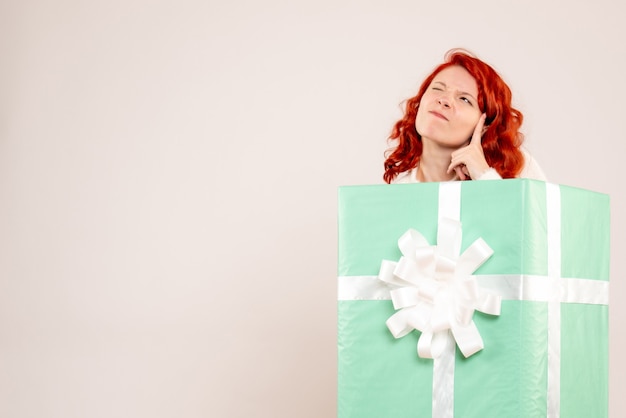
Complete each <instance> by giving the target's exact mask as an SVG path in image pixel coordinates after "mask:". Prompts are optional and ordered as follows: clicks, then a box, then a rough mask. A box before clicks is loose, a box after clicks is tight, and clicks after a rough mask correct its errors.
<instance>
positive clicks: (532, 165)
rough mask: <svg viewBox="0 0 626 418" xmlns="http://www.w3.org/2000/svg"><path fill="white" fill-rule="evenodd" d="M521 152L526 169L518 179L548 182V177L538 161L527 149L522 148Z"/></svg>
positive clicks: (523, 169) (524, 168)
mask: <svg viewBox="0 0 626 418" xmlns="http://www.w3.org/2000/svg"><path fill="white" fill-rule="evenodd" d="M521 151H522V154H524V167H522V171H521V172H520V174H519V176H518V177H520V178H525V179H533V180H542V181H546V180H547V178H546V175H545V173H544V172H543V170H542V169H541V166H540V165H539V163H538V162H537V160H536V159H535V158H534V157H533V156H532V155H531V154H530V153H529V152H528V151H527V150H526V149H524V148H521Z"/></svg>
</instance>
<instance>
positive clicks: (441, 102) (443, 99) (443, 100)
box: [437, 96, 450, 107]
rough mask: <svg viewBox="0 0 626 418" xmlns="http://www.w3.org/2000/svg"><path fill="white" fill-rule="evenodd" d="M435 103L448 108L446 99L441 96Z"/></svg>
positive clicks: (448, 103)
mask: <svg viewBox="0 0 626 418" xmlns="http://www.w3.org/2000/svg"><path fill="white" fill-rule="evenodd" d="M437 102H438V103H439V104H440V105H442V106H443V107H450V102H449V101H448V98H447V97H444V96H441V97H439V99H437Z"/></svg>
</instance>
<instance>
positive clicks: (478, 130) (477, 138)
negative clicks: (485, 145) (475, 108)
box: [470, 113, 487, 144]
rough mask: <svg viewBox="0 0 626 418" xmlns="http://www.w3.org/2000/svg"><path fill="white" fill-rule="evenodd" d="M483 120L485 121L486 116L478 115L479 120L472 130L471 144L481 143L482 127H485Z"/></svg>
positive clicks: (484, 114)
mask: <svg viewBox="0 0 626 418" xmlns="http://www.w3.org/2000/svg"><path fill="white" fill-rule="evenodd" d="M485 119H487V114H486V113H483V114H482V115H480V119H478V123H477V124H476V127H475V128H474V133H473V134H472V140H471V141H470V142H471V143H479V144H480V143H481V141H482V136H483V127H484V126H485Z"/></svg>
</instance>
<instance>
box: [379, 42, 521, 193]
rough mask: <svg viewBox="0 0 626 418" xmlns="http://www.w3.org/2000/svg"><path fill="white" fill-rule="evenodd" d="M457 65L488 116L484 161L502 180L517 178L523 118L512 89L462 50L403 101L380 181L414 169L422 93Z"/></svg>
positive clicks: (418, 150) (419, 143)
mask: <svg viewBox="0 0 626 418" xmlns="http://www.w3.org/2000/svg"><path fill="white" fill-rule="evenodd" d="M453 65H458V66H461V67H463V68H464V69H465V70H467V72H469V73H470V74H471V75H472V77H474V79H475V80H476V84H477V86H478V97H477V99H478V107H479V108H480V109H481V112H483V113H486V114H487V119H486V121H485V126H487V125H488V126H489V127H488V128H487V130H486V131H485V133H484V134H483V136H482V141H481V144H482V147H483V152H484V154H485V159H486V160H487V164H489V166H490V167H493V168H494V169H495V170H496V171H497V172H498V173H499V174H500V175H501V176H502V178H513V177H516V176H517V175H518V174H519V172H520V171H521V169H522V166H523V165H524V156H523V154H522V151H521V150H520V146H521V144H522V142H523V140H524V136H523V135H522V134H521V133H520V132H519V128H520V126H521V125H522V122H523V120H524V116H523V115H522V113H521V112H520V111H518V110H516V109H514V108H513V107H512V106H511V96H512V95H511V89H509V87H508V86H507V85H506V83H505V82H504V81H503V80H502V78H500V76H499V75H498V73H496V71H495V70H494V69H493V68H491V67H490V66H489V65H487V64H486V63H484V62H483V61H481V60H479V59H478V58H475V57H472V56H471V55H469V54H468V53H467V52H464V51H462V50H451V51H449V52H448V53H447V54H446V59H445V62H444V63H443V64H440V65H439V66H438V67H437V68H435V70H434V71H433V72H432V73H431V74H430V75H429V76H428V77H427V78H426V80H424V82H423V83H422V86H421V87H420V89H419V91H418V93H417V95H416V96H415V97H412V98H410V99H408V100H407V101H406V106H405V113H404V117H403V118H402V119H400V120H399V121H398V122H396V124H395V125H394V127H393V130H392V131H391V135H390V136H389V141H394V140H397V145H396V146H395V147H394V148H390V149H389V150H387V152H386V153H385V156H386V160H385V174H384V175H383V179H384V180H385V181H386V182H387V183H391V182H392V181H393V180H394V179H395V178H396V176H397V175H398V174H400V173H402V172H405V171H407V170H411V169H412V168H414V167H416V166H417V163H418V162H419V159H420V156H421V155H422V138H421V137H420V135H419V134H418V133H417V130H416V129H415V117H416V116H417V108H418V107H419V102H420V100H421V99H422V96H423V95H424V92H425V91H426V89H427V88H428V86H429V85H430V83H431V82H432V81H433V79H434V78H435V76H436V75H437V74H438V73H439V72H440V71H442V70H444V69H446V68H448V67H451V66H453Z"/></svg>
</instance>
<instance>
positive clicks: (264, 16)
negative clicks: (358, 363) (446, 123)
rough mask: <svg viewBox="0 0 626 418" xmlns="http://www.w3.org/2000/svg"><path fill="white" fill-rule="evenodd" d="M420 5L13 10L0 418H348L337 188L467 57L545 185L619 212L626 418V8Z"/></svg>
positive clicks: (14, 4) (166, 4)
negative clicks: (340, 366)
mask: <svg viewBox="0 0 626 418" xmlns="http://www.w3.org/2000/svg"><path fill="white" fill-rule="evenodd" d="M297 3H299V4H297ZM425 3H426V2H417V1H413V2H410V1H397V0H395V1H384V2H382V1H381V2H375V1H372V0H370V1H366V2H351V1H345V0H340V1H336V0H332V1H331V0H315V1H313V0H309V1H306V2H305V1H301V2H290V1H283V0H268V1H265V2H257V1H251V0H248V1H241V0H239V1H230V2H226V1H219V2H218V1H215V0H214V1H208V2H207V1H200V0H182V1H173V0H161V1H146V0H125V1H121V0H113V1H91V2H89V1H82V2H81V1H79V0H64V1H56V2H51V1H45V0H29V1H17V0H13V1H11V0H5V1H4V2H2V3H0V57H1V58H0V59H1V62H0V416H2V417H12V418H23V417H44V416H45V417H48V418H54V417H63V418H71V417H92V418H96V417H129V418H130V417H133V418H135V417H150V418H159V417H186V418H189V417H268V418H278V417H285V418H291V417H299V418H307V417H311V418H319V417H331V416H334V415H335V405H336V382H335V378H336V331H335V329H336V328H335V321H336V311H335V307H336V290H335V284H336V282H335V276H336V193H337V187H338V186H340V185H347V184H368V183H381V182H382V180H381V176H382V161H383V157H382V153H383V151H384V149H385V148H386V144H385V140H386V137H387V135H388V133H389V130H390V128H391V125H392V124H393V122H394V121H395V120H396V119H398V118H399V117H400V115H401V114H400V110H399V107H398V104H399V103H400V101H401V100H403V99H405V98H407V97H408V96H411V95H413V94H414V92H415V90H416V88H417V86H418V85H419V83H420V81H421V80H422V78H423V77H424V76H425V75H427V73H428V72H429V71H430V70H431V69H432V68H433V67H434V66H435V65H436V64H438V63H439V62H440V61H441V59H442V57H443V54H444V52H445V51H446V50H448V49H449V48H452V47H457V46H460V47H466V48H469V49H471V50H472V51H474V52H475V53H476V54H477V55H479V56H480V57H481V58H483V59H485V60H486V61H488V62H490V63H492V64H493V66H494V67H495V68H496V69H497V70H498V71H499V72H500V73H501V74H502V75H503V76H504V78H505V79H506V80H507V81H508V82H509V84H510V86H511V87H512V89H513V91H514V95H515V102H516V104H517V105H518V107H519V108H520V109H521V110H522V111H523V112H524V114H525V116H526V123H525V132H526V134H527V143H526V144H527V147H528V148H529V149H530V151H531V152H532V153H533V154H534V155H535V157H536V158H537V159H538V160H539V162H540V163H541V164H542V166H543V168H544V169H545V171H546V173H547V175H548V176H549V178H550V180H551V181H553V182H558V183H563V184H568V185H574V186H579V187H583V188H587V189H592V190H596V191H600V192H604V193H608V194H610V195H611V198H612V203H611V204H612V224H613V235H612V280H613V282H612V285H611V286H612V287H611V292H612V293H611V294H612V296H611V307H610V315H611V340H610V341H611V359H610V361H611V375H610V385H611V389H610V391H611V392H610V410H611V416H612V417H618V416H621V415H620V412H619V411H623V410H624V409H625V408H626V400H625V399H624V397H623V396H621V394H622V387H623V385H624V384H625V380H624V377H623V376H625V375H626V361H625V360H624V358H623V356H622V355H621V353H623V352H625V351H626V339H625V337H624V335H623V334H621V333H620V332H619V330H620V329H621V328H623V323H624V321H625V320H626V304H624V303H621V301H620V299H621V298H623V297H625V296H626V285H625V283H624V280H622V279H623V277H625V276H626V264H625V262H624V257H623V256H622V253H623V251H624V247H625V245H626V238H625V234H624V233H625V232H626V231H625V229H626V228H625V227H624V226H625V222H626V215H624V213H626V196H625V195H624V191H623V190H624V187H623V185H621V184H620V180H621V177H622V172H623V169H622V165H623V156H624V155H626V153H625V151H626V146H625V142H626V135H625V133H624V132H625V131H624V120H625V119H624V115H625V114H626V101H625V100H624V98H625V97H626V81H625V80H626V79H625V78H624V76H623V74H625V73H626V49H625V48H624V46H623V40H624V39H626V25H624V24H623V22H622V18H621V16H622V14H621V13H620V12H619V11H618V7H619V2H614V1H612V0H598V1H595V2H590V1H589V2H585V3H583V2H576V1H567V2H566V1H560V2H552V3H549V2H545V1H543V0H530V1H527V2H516V3H515V4H511V5H505V3H502V2H496V1H488V0H478V1H475V2H465V1H460V0H452V1H448V2H429V3H432V4H425Z"/></svg>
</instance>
